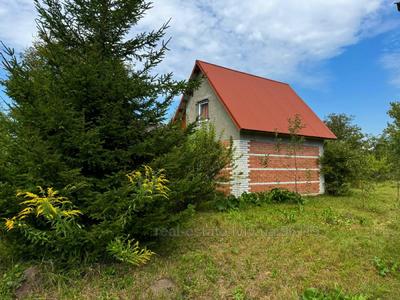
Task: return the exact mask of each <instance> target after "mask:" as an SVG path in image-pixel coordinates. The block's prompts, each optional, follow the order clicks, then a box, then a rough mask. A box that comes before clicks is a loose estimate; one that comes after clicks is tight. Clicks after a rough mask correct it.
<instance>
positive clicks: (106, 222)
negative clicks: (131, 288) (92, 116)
mask: <svg viewBox="0 0 400 300" xmlns="http://www.w3.org/2000/svg"><path fill="white" fill-rule="evenodd" d="M125 177H126V179H125V183H124V184H123V185H122V186H120V187H119V188H115V190H113V191H110V192H106V193H103V194H102V195H101V197H98V198H97V199H94V200H93V204H92V205H93V207H91V208H90V213H91V216H92V218H93V217H95V218H96V220H97V224H91V225H89V224H88V222H87V220H88V216H87V215H86V213H87V212H84V211H80V210H77V209H75V208H74V207H73V206H72V203H71V202H70V201H69V200H68V199H67V198H65V197H62V196H60V195H58V192H56V191H54V190H53V189H51V188H48V189H47V190H43V189H40V194H38V195H37V194H34V193H31V192H25V193H21V195H22V196H24V201H22V202H21V206H22V208H21V211H20V212H19V213H18V214H17V215H15V216H13V217H10V218H8V219H6V221H5V223H4V224H3V230H2V231H3V236H4V238H5V242H6V243H8V245H9V246H11V247H12V248H13V249H15V250H18V251H19V252H20V253H21V254H23V255H24V256H25V257H31V258H42V257H43V256H45V257H46V258H55V259H57V261H58V262H59V263H65V262H66V263H71V262H77V261H80V260H81V259H84V258H85V259H89V260H94V259H96V258H98V257H100V256H106V255H108V254H112V256H113V257H115V258H117V259H119V260H123V261H126V262H131V263H132V262H133V261H134V257H137V258H141V256H142V255H144V256H145V258H149V257H150V256H151V255H149V254H150V252H148V251H147V250H143V251H144V252H141V251H142V250H139V248H138V245H136V244H135V245H133V246H132V247H131V245H130V242H127V243H125V244H123V243H122V242H121V241H122V240H125V237H126V236H129V235H130V234H132V235H134V236H135V237H136V236H140V237H143V236H150V235H154V230H156V229H160V228H165V227H167V228H168V226H172V225H171V224H172V223H173V224H174V225H175V223H174V221H176V220H177V219H178V215H179V214H174V213H173V212H172V211H171V210H169V209H170V208H171V207H173V201H172V200H171V199H170V198H169V188H168V187H167V183H168V181H167V179H166V177H165V175H164V173H163V172H162V171H161V172H154V171H153V170H152V169H151V168H150V167H148V166H145V167H144V170H143V171H135V172H131V173H129V174H127V175H126V176H125ZM118 241H120V242H119V243H118ZM124 245H125V246H126V247H125V248H123V247H122V246H124ZM118 246H119V247H118ZM129 255H130V256H129ZM139 261H140V260H139Z"/></svg>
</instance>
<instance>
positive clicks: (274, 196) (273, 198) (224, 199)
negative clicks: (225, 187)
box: [214, 189, 304, 211]
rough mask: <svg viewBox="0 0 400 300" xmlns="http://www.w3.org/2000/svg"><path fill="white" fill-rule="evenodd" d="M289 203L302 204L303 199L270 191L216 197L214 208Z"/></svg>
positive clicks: (227, 208) (237, 207)
mask: <svg viewBox="0 0 400 300" xmlns="http://www.w3.org/2000/svg"><path fill="white" fill-rule="evenodd" d="M271 202H274V203H291V204H299V205H303V204H304V198H303V197H302V196H301V195H300V194H298V193H296V192H291V191H288V190H285V189H272V190H271V191H268V192H259V193H243V194H242V195H241V196H240V197H235V196H233V195H229V196H222V195H221V196H220V197H217V198H216V200H215V203H214V207H215V208H216V209H217V210H219V211H226V210H232V209H240V208H244V207H247V206H249V205H251V206H254V205H256V206H259V205H262V204H264V203H271Z"/></svg>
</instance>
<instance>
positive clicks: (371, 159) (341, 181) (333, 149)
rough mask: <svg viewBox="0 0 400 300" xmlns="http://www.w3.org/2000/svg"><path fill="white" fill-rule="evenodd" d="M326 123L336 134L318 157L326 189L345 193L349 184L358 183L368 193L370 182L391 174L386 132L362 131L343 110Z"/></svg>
mask: <svg viewBox="0 0 400 300" xmlns="http://www.w3.org/2000/svg"><path fill="white" fill-rule="evenodd" d="M325 124H326V125H327V126H328V127H329V128H330V129H331V131H332V132H333V133H334V134H335V135H336V137H337V140H332V141H326V142H325V145H324V154H323V156H322V158H321V164H322V172H323V173H324V175H325V183H326V186H325V189H326V192H327V193H329V194H332V195H345V194H348V193H349V191H350V188H351V187H358V188H361V189H362V190H363V191H364V194H365V195H366V196H368V194H370V192H371V190H372V188H373V183H375V182H380V181H383V180H387V179H389V178H391V177H390V163H389V161H390V160H391V156H390V155H389V152H388V149H389V146H388V143H387V140H386V138H385V135H382V136H380V137H373V136H366V135H364V134H363V133H362V131H361V128H360V127H359V126H357V125H354V124H353V117H351V116H348V115H345V114H331V115H329V116H328V117H327V118H326V119H325Z"/></svg>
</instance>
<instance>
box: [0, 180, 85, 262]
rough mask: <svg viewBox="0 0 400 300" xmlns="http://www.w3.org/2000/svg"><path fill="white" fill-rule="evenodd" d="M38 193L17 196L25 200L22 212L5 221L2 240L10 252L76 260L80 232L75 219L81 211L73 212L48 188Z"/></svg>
mask: <svg viewBox="0 0 400 300" xmlns="http://www.w3.org/2000/svg"><path fill="white" fill-rule="evenodd" d="M39 191H40V194H39V195H37V194H34V193H31V192H24V193H18V194H17V197H18V196H24V198H25V199H26V200H24V201H22V202H21V203H20V204H21V206H23V209H22V210H21V211H20V212H19V213H18V214H17V215H15V216H13V217H12V218H9V219H6V220H5V224H4V225H5V228H6V230H7V231H5V234H4V235H5V239H6V241H8V242H9V244H10V245H13V248H14V249H16V250H19V251H20V252H23V253H29V255H31V256H33V257H40V256H42V255H43V254H45V253H46V254H47V253H49V255H51V256H59V258H60V259H61V260H65V259H77V258H79V257H80V255H79V246H80V244H79V243H80V242H81V239H82V235H83V232H82V227H81V226H80V225H79V224H78V223H77V218H78V216H79V215H81V212H80V211H79V210H76V209H73V208H72V205H71V202H70V201H68V199H66V198H65V197H62V196H59V195H58V192H57V191H54V190H53V189H52V188H48V189H47V190H44V189H42V188H41V187H39ZM50 253H51V254H50ZM75 256H76V257H75Z"/></svg>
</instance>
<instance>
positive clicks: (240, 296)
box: [232, 286, 246, 300]
mask: <svg viewBox="0 0 400 300" xmlns="http://www.w3.org/2000/svg"><path fill="white" fill-rule="evenodd" d="M232 297H233V299H234V300H244V299H246V294H245V292H244V291H243V288H242V287H241V286H237V287H235V289H234V290H233V294H232Z"/></svg>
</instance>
